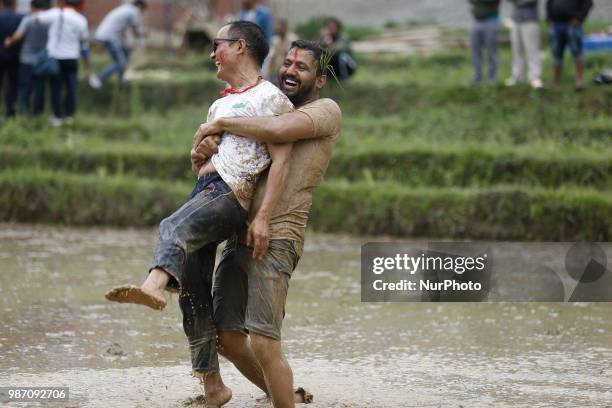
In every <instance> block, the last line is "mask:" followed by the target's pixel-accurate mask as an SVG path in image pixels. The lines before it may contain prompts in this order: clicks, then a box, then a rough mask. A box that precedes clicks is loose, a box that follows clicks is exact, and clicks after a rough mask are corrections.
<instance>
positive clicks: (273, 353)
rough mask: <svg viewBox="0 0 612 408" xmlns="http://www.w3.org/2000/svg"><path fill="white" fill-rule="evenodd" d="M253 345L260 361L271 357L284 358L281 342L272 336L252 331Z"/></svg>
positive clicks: (262, 361)
mask: <svg viewBox="0 0 612 408" xmlns="http://www.w3.org/2000/svg"><path fill="white" fill-rule="evenodd" d="M250 337H251V347H252V348H253V352H254V353H255V356H256V357H257V360H259V362H260V363H265V362H266V361H269V360H271V359H276V358H282V352H281V343H280V341H279V340H275V339H273V338H271V337H267V336H262V335H260V334H255V333H251V334H250Z"/></svg>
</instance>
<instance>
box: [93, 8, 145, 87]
mask: <svg viewBox="0 0 612 408" xmlns="http://www.w3.org/2000/svg"><path fill="white" fill-rule="evenodd" d="M146 8H147V2H146V1H145V0H134V1H132V2H131V3H128V4H124V5H122V6H119V7H117V8H115V9H113V10H111V12H110V13H108V14H107V15H106V16H105V17H104V19H103V20H102V22H101V23H100V25H99V26H98V29H97V30H96V33H95V35H94V39H95V40H96V41H99V42H101V43H102V44H104V48H106V51H107V52H108V54H109V55H110V57H111V59H112V60H113V63H112V64H110V65H109V66H108V67H106V68H104V70H103V71H102V72H100V73H99V74H98V75H91V76H90V77H89V85H90V86H91V87H92V88H95V89H99V88H101V87H102V86H103V85H104V83H105V82H106V81H107V80H108V79H109V78H110V77H111V76H113V75H114V74H115V73H116V74H117V76H118V78H119V81H123V74H124V73H125V70H126V68H127V66H128V62H129V59H130V48H129V47H128V46H127V44H126V43H125V38H124V37H125V33H126V31H127V30H129V29H130V28H131V29H132V30H133V32H134V35H135V36H136V37H138V38H143V37H145V30H144V26H143V23H142V13H144V11H145V10H146Z"/></svg>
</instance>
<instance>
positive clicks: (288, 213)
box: [192, 40, 342, 408]
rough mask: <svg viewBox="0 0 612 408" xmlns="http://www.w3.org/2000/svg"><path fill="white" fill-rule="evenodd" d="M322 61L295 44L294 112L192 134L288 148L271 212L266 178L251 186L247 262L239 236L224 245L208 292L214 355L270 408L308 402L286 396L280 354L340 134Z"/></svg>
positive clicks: (220, 123)
mask: <svg viewBox="0 0 612 408" xmlns="http://www.w3.org/2000/svg"><path fill="white" fill-rule="evenodd" d="M322 55H323V50H322V49H321V47H320V46H319V45H318V44H316V43H312V42H309V41H301V40H300V41H296V42H294V43H293V44H292V46H291V49H290V50H289V53H288V54H287V57H286V58H285V60H284V62H283V64H282V66H281V68H280V70H279V75H278V76H279V84H280V87H281V90H282V91H283V93H284V94H285V95H287V96H288V97H289V98H290V99H291V101H292V102H293V103H294V105H295V107H296V109H297V110H296V111H295V112H293V113H288V114H284V115H280V116H276V117H258V118H221V119H219V120H216V121H212V122H209V123H208V124H206V125H203V126H202V127H201V128H200V130H199V131H198V133H197V134H196V142H198V141H199V140H201V139H202V137H204V136H206V135H215V134H221V133H222V132H229V133H234V134H239V135H249V137H253V138H255V139H256V140H260V141H267V142H269V143H292V142H294V145H293V152H292V156H291V160H290V162H289V174H288V176H287V186H286V188H285V190H284V191H283V193H282V197H281V199H280V201H279V203H278V205H277V206H276V207H275V208H274V211H272V212H268V211H264V210H263V204H262V203H263V202H265V198H263V199H262V196H263V192H264V191H265V189H266V188H267V185H269V184H270V183H272V182H273V181H272V179H271V178H270V177H269V176H268V179H267V184H266V178H265V177H262V178H261V180H260V181H259V184H258V186H257V189H256V193H255V199H254V201H253V205H252V206H251V214H256V216H255V217H251V218H252V222H251V225H250V227H249V233H248V239H247V240H246V241H251V242H253V243H254V246H255V251H254V253H253V255H254V257H253V256H252V254H251V250H250V248H249V247H248V245H247V242H245V239H244V237H241V236H238V237H236V238H234V239H232V240H231V241H229V242H228V244H227V246H226V248H225V251H224V253H223V257H222V260H221V263H220V264H219V267H218V269H217V272H216V275H215V283H214V292H213V303H214V320H215V327H216V329H217V331H218V332H219V343H220V352H221V354H222V355H224V356H226V357H227V358H228V359H229V360H230V361H232V363H233V364H234V365H235V366H236V367H237V368H238V369H239V370H240V371H241V372H242V373H243V374H244V375H245V376H246V377H247V378H248V379H249V380H250V381H251V382H253V383H254V384H255V385H256V386H258V387H259V388H260V389H262V390H263V391H264V392H266V394H267V395H268V396H270V397H271V399H272V401H273V403H274V406H275V407H276V408H284V407H293V406H294V405H295V402H308V396H307V395H306V393H305V392H303V390H302V392H301V393H296V394H294V392H293V374H292V371H291V368H290V366H289V364H288V363H287V360H286V359H285V357H284V355H283V352H282V349H281V325H282V321H283V318H284V315H285V301H286V298H287V292H288V288H289V280H290V278H291V273H292V272H293V270H294V269H295V267H296V265H297V263H298V260H299V258H300V256H301V254H302V247H303V242H304V234H305V229H306V222H307V220H308V214H309V212H310V207H311V205H312V194H313V192H314V190H315V189H316V188H317V186H318V185H319V184H320V183H321V180H322V178H323V176H324V174H325V171H326V169H327V166H328V164H329V160H330V157H331V154H332V151H333V148H334V146H335V143H336V140H337V138H338V135H339V133H340V122H341V117H342V114H341V112H340V109H339V107H338V105H337V104H336V103H335V102H334V101H332V100H331V99H319V91H320V89H321V88H323V86H324V85H325V82H326V76H325V67H323V66H322V65H321V61H322V59H321V56H322ZM323 60H325V58H323ZM223 137H225V136H223ZM215 138H216V136H209V137H207V138H206V139H204V141H203V142H202V143H201V144H200V145H199V146H200V147H199V148H198V149H197V150H196V151H192V162H193V164H194V165H195V166H196V167H197V166H198V165H199V164H200V163H201V162H202V160H205V159H206V157H208V156H209V155H210V154H212V153H213V152H214V147H215ZM268 226H269V227H268ZM268 239H269V247H267V243H268ZM266 249H267V252H265V251H266ZM246 333H248V334H249V335H250V343H249V341H248V339H247V337H246ZM210 380H211V381H216V380H217V379H216V378H211V379H210ZM300 394H301V395H300Z"/></svg>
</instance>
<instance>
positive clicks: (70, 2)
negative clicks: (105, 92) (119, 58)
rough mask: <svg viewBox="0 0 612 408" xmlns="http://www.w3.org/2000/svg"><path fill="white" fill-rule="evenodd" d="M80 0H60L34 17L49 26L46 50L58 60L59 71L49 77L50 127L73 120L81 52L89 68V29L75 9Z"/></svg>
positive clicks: (83, 18)
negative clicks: (56, 4) (54, 5)
mask: <svg viewBox="0 0 612 408" xmlns="http://www.w3.org/2000/svg"><path fill="white" fill-rule="evenodd" d="M80 3H81V2H80V0H60V1H59V8H54V9H51V10H48V11H45V12H43V13H40V15H39V16H37V19H38V20H39V21H41V22H42V23H43V24H49V26H50V27H49V39H48V41H47V52H48V54H49V56H50V57H51V58H55V59H57V61H58V63H59V70H60V72H59V74H58V75H56V76H54V77H52V78H51V105H52V107H53V116H52V117H51V118H50V119H49V122H50V123H51V125H53V126H60V125H61V124H62V123H63V121H64V120H67V121H69V122H70V121H72V120H73V117H74V112H75V110H76V92H77V75H78V71H79V55H82V57H83V60H84V62H85V68H86V70H87V71H89V46H88V38H89V32H88V28H87V19H85V17H84V16H83V15H82V14H80V13H79V12H78V11H76V8H77V7H78V6H79V5H80ZM62 91H63V92H62ZM62 96H63V100H62Z"/></svg>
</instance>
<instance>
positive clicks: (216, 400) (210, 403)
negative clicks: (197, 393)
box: [204, 385, 232, 408]
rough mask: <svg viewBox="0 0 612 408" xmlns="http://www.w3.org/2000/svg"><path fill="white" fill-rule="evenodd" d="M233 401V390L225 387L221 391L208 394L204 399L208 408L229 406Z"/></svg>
mask: <svg viewBox="0 0 612 408" xmlns="http://www.w3.org/2000/svg"><path fill="white" fill-rule="evenodd" d="M231 399H232V390H230V389H229V388H228V387H226V386H225V385H224V386H223V388H221V389H219V391H214V392H207V393H206V397H205V398H204V404H205V405H204V406H205V407H206V408H219V407H222V406H223V405H225V404H227V403H228V402H229V400H231Z"/></svg>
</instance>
